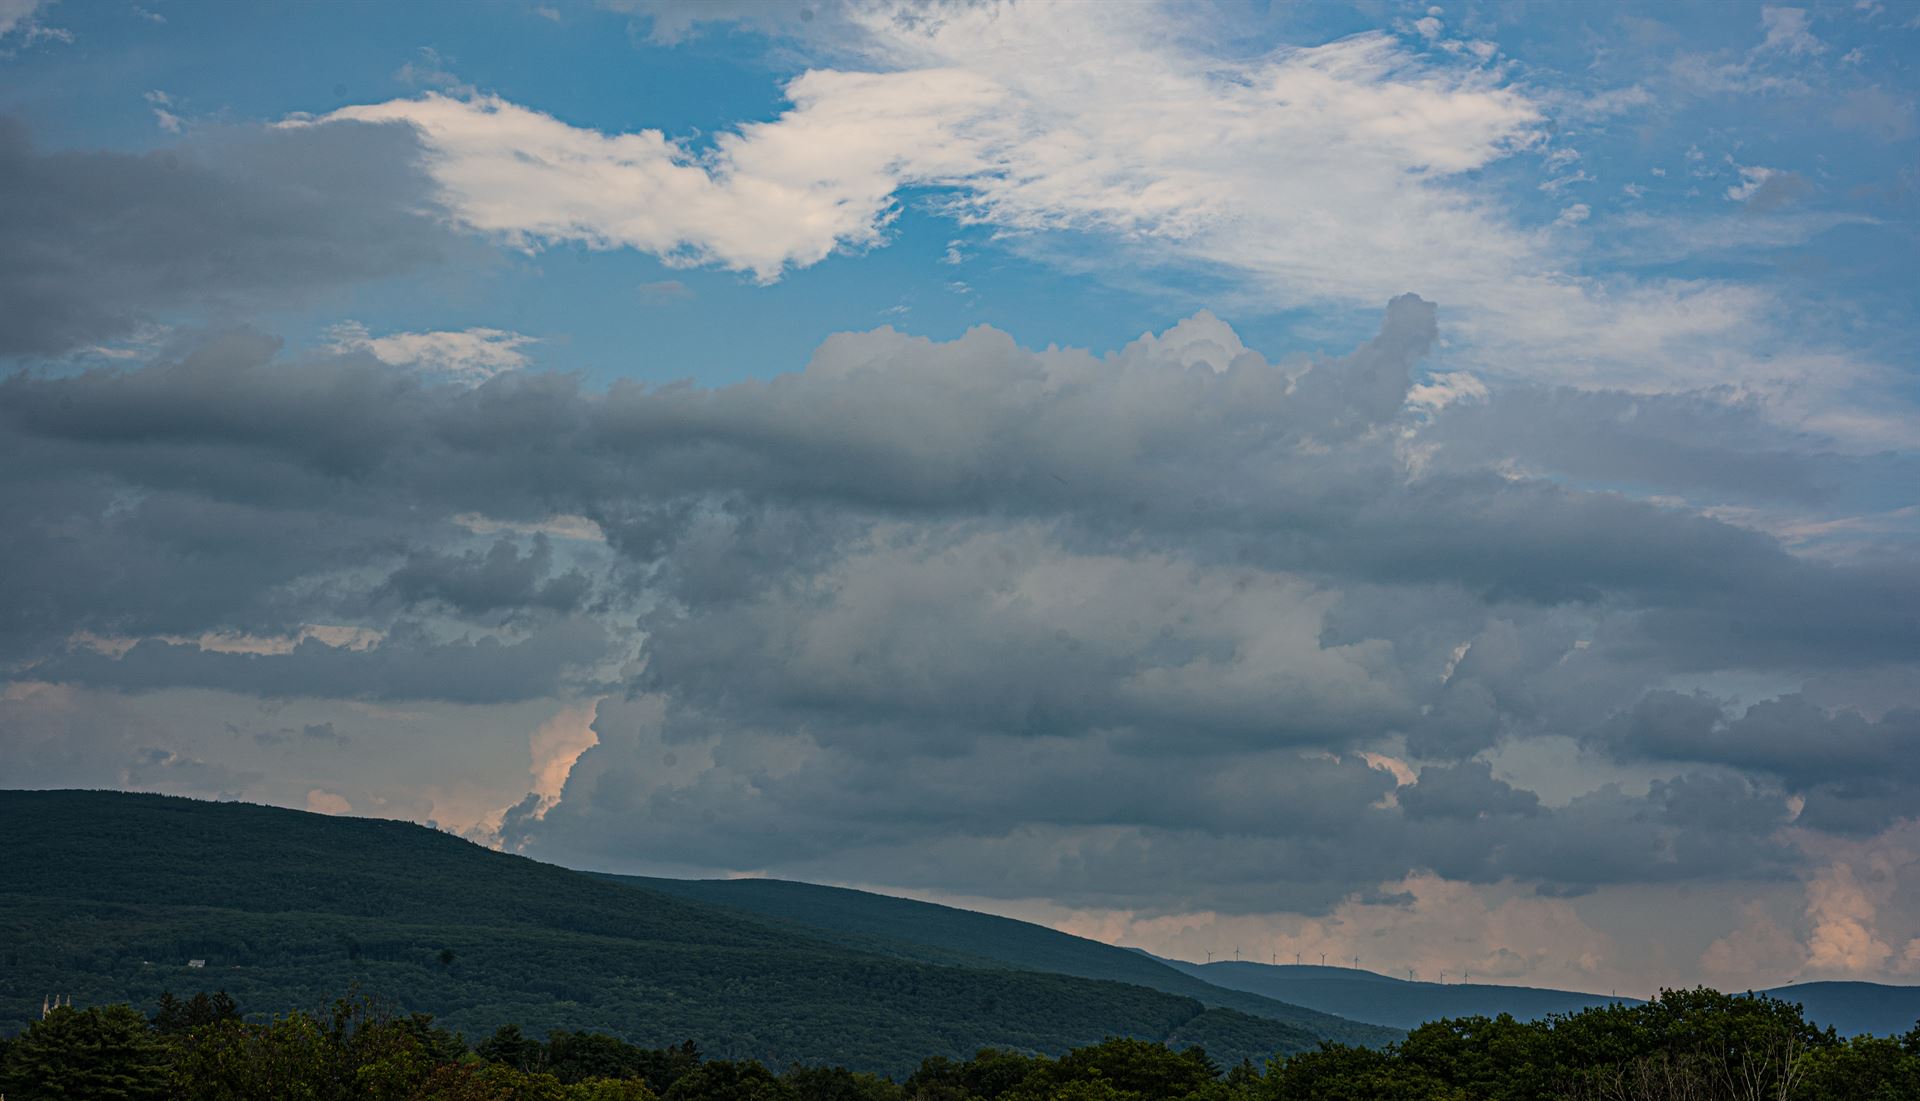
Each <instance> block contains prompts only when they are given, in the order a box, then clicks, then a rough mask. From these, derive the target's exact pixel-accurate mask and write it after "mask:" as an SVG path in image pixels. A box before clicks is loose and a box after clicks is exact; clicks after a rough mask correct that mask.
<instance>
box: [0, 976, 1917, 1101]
mask: <svg viewBox="0 0 1920 1101" xmlns="http://www.w3.org/2000/svg"><path fill="white" fill-rule="evenodd" d="M0 1089H3V1090H4V1095H5V1096H6V1097H8V1098H10V1099H12V1101H51V1099H55V1098H59V1099H65V1098H89V1099H99V1101H173V1099H180V1101H189V1099H190V1101H272V1099H283V1098H284V1099H292V1101H1163V1099H1164V1101H1761V1099H1767V1101H1920V1025H1916V1027H1915V1028H1914V1029H1912V1030H1910V1031H1909V1032H1907V1033H1906V1035H1904V1036H1901V1037H1898V1038H1892V1037H1871V1036H1867V1037H1856V1038H1853V1039H1846V1040H1843V1039H1841V1038H1840V1037H1839V1036H1837V1035H1836V1034H1835V1033H1834V1032H1833V1030H1831V1029H1826V1030H1821V1029H1817V1028H1815V1027H1814V1026H1812V1025H1810V1024H1808V1023H1807V1021H1806V1019H1805V1017H1804V1016H1803V1015H1802V1013H1801V1011H1800V1008H1799V1007H1798V1006H1795V1005H1792V1004H1790V1003H1787V1002H1782V1001H1778V1000H1776V999H1773V998H1769V997H1765V996H1758V997H1756V996H1752V995H1746V996H1732V995H1726V994H1720V993H1717V992H1715V991H1711V990H1705V989H1701V990H1690V991H1677V992H1675V991H1670V992H1667V993H1665V994H1663V995H1662V996H1661V997H1660V998H1659V999H1658V1000H1656V1001H1654V1002H1651V1003H1648V1004H1646V1005H1634V1006H1621V1005H1616V1006H1607V1007H1603V1008H1598V1009H1589V1010H1585V1011H1582V1012H1580V1013H1574V1014H1568V1015H1563V1016H1556V1017H1551V1018H1548V1019H1546V1020H1542V1021H1537V1022H1521V1021H1516V1020H1514V1019H1513V1018H1512V1017H1505V1016H1503V1017H1499V1018H1486V1017H1467V1018H1459V1019H1454V1020H1443V1021H1434V1022H1431V1023H1429V1024H1425V1025H1422V1026H1420V1027H1419V1028H1417V1029H1414V1030H1413V1032H1412V1033H1411V1034H1409V1035H1408V1037H1407V1039H1406V1041H1405V1042H1404V1043H1400V1044H1394V1045H1389V1046H1388V1047H1386V1048H1384V1049H1373V1048H1363V1047H1348V1046H1345V1045H1339V1044H1327V1045H1323V1046H1322V1047H1321V1048H1319V1049H1318V1050H1316V1051H1311V1052H1304V1053H1298V1054H1294V1055H1285V1056H1280V1057H1277V1058H1274V1059H1273V1060H1271V1061H1270V1062H1268V1063H1267V1065H1266V1067H1265V1068H1264V1069H1261V1068H1256V1067H1255V1066H1254V1064H1253V1063H1252V1062H1250V1061H1248V1062H1242V1063H1240V1064H1239V1065H1237V1066H1234V1067H1232V1068H1231V1069H1229V1070H1227V1071H1226V1073H1224V1074H1223V1073H1221V1068H1220V1067H1219V1066H1218V1065H1217V1064H1215V1063H1214V1062H1213V1061H1212V1060H1210V1059H1209V1058H1208V1057H1207V1055H1206V1053H1205V1051H1204V1050H1203V1049H1201V1048H1199V1047H1189V1048H1187V1049H1185V1050H1183V1051H1176V1050H1174V1049H1173V1048H1171V1047H1168V1046H1167V1045H1165V1044H1161V1043H1156V1042H1151V1041H1145V1040H1136V1039H1109V1040H1106V1041H1104V1042H1102V1043H1099V1044H1094V1045H1090V1046H1086V1047H1081V1048H1077V1049H1075V1050H1073V1051H1070V1052H1068V1053H1067V1054H1065V1055H1063V1056H1061V1057H1060V1058H1057V1059H1054V1058H1048V1057H1047V1056H1045V1055H1039V1054H1033V1053H1028V1052H1015V1051H1005V1050H994V1049H987V1050H983V1051H980V1052H979V1053H977V1054H976V1055H974V1056H973V1057H972V1058H970V1059H965V1060H957V1059H952V1058H948V1057H945V1056H933V1057H930V1058H926V1059H923V1060H921V1061H920V1062H919V1064H918V1067H917V1069H916V1070H914V1072H913V1073H912V1074H910V1075H907V1076H905V1077H904V1078H903V1080H901V1081H897V1082H896V1081H894V1080H891V1079H888V1078H884V1077H880V1076H878V1075H874V1074H865V1073H858V1072H854V1071H850V1070H847V1069H845V1068H844V1067H821V1066H806V1065H795V1066H788V1067H782V1068H778V1069H775V1068H770V1067H768V1066H766V1065H764V1064H762V1063H760V1062H757V1061H755V1060H752V1059H708V1058H705V1057H704V1056H703V1054H702V1053H701V1051H700V1050H699V1048H698V1047H696V1046H695V1045H694V1044H693V1043H692V1042H691V1041H688V1042H685V1043H682V1044H680V1045H678V1046H674V1047H663V1048H643V1047H639V1046H636V1045H634V1044H630V1043H627V1042H625V1041H623V1040H620V1039H617V1038H615V1037H613V1036H608V1035H604V1034H599V1033H582V1032H568V1031H555V1032H552V1033H550V1034H549V1035H548V1036H547V1037H546V1038H545V1039H544V1040H542V1039H535V1038H533V1037H531V1036H528V1035H526V1034H524V1033H523V1032H522V1031H521V1029H520V1028H519V1027H518V1026H515V1025H505V1026H502V1027H500V1028H498V1029H496V1030H495V1031H494V1032H493V1033H492V1034H491V1035H490V1036H488V1037H486V1038H485V1039H484V1040H482V1041H480V1043H478V1044H477V1045H474V1046H472V1047H469V1045H468V1043H467V1041H466V1039H465V1038H464V1037H462V1036H460V1035H458V1034H456V1033H453V1032H450V1031H448V1030H447V1029H445V1028H442V1027H440V1026H438V1025H436V1024H435V1023H434V1021H433V1020H432V1018H430V1017H428V1016H426V1015H424V1014H396V1013H389V1012H383V1011H380V1010H378V1009H377V1008H376V1007H374V1006H373V1005H372V1004H371V1003H369V1002H367V1001H365V1000H351V999H342V1000H340V1001H338V1002H336V1003H334V1005H333V1006H331V1007H330V1008H329V1009H327V1010H325V1011H322V1012H292V1013H286V1014H283V1015H280V1016H277V1017H274V1018H272V1019H270V1020H252V1021H249V1020H246V1019H243V1018H242V1016H241V1015H240V1013H239V1008H238V1007H237V1006H236V1005H235V1004H234V1002H233V1001H232V999H230V998H228V997H227V996H226V995H225V994H216V995H213V996H208V995H206V994H204V993H203V994H197V995H195V996H194V997H193V998H191V999H187V1000H185V1001H182V1000H178V999H175V998H173V997H171V996H170V995H169V996H167V997H165V998H163V999H162V1001H161V1006H160V1009H159V1010H158V1011H157V1012H155V1013H154V1014H153V1015H152V1016H151V1017H150V1018H149V1017H147V1016H144V1015H142V1014H141V1013H139V1012H138V1011H136V1010H135V1009H133V1008H132V1007H130V1006H126V1005H109V1006H90V1007H87V1008H84V1009H72V1008H58V1009H54V1010H52V1011H51V1012H49V1013H48V1014H47V1015H46V1016H45V1017H44V1018H43V1019H41V1020H39V1021H36V1022H34V1023H33V1025H32V1026H31V1027H29V1028H28V1029H27V1030H26V1031H25V1032H23V1033H22V1034H21V1035H19V1036H18V1037H15V1038H13V1039H10V1040H0Z"/></svg>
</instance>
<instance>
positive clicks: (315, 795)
mask: <svg viewBox="0 0 1920 1101" xmlns="http://www.w3.org/2000/svg"><path fill="white" fill-rule="evenodd" d="M307 809H308V810H310V811H313V812H314V813H316V814H352V813H353V804H352V803H349V802H347V799H346V797H345V796H343V795H339V794H337V793H335V792H331V791H326V790H323V789H321V788H314V789H313V790H312V791H309V792H307Z"/></svg>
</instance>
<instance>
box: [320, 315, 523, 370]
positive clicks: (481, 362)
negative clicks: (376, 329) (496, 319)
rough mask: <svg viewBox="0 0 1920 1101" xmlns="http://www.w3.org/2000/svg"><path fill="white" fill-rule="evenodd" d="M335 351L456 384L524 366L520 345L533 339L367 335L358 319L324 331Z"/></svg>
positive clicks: (501, 333)
mask: <svg viewBox="0 0 1920 1101" xmlns="http://www.w3.org/2000/svg"><path fill="white" fill-rule="evenodd" d="M327 335H328V338H329V340H330V341H331V345H330V346H331V349H332V350H333V351H336V352H353V351H364V352H367V353H368V354H370V355H372V356H373V357H374V358H375V359H377V360H379V361H380V362H382V363H386V364H390V365H392V366H395V367H415V366H417V367H420V368H421V369H423V370H426V371H431V372H434V373H437V374H440V375H444V376H446V377H447V378H450V379H453V380H455V381H459V382H465V383H469V384H471V383H476V382H484V381H485V380H487V379H489V378H492V377H493V376H494V375H497V374H499V373H500V372H502V371H513V370H518V369H519V368H522V367H525V366H526V365H527V355H526V353H525V352H522V351H521V350H520V349H521V348H522V347H524V346H525V345H528V344H532V343H535V340H534V338H533V337H530V336H523V335H521V334H520V333H515V332H508V331H506V330H504V329H486V328H479V329H465V330H461V331H458V332H429V333H389V334H388V335H386V336H378V337H377V336H373V335H371V334H369V333H368V332H367V328H366V326H364V325H361V324H359V323H358V322H353V321H346V322H341V323H340V324H338V325H335V326H333V328H332V329H331V330H329V332H328V334H327Z"/></svg>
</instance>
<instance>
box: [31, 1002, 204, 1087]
mask: <svg viewBox="0 0 1920 1101" xmlns="http://www.w3.org/2000/svg"><path fill="white" fill-rule="evenodd" d="M0 1081H4V1083H5V1087H4V1090H0V1092H4V1093H5V1095H6V1096H7V1097H9V1098H11V1099H12V1101H53V1099H60V1101H66V1099H75V1101H146V1099H153V1101H159V1099H160V1098H164V1097H166V1096H167V1051H166V1048H165V1046H164V1045H163V1044H162V1043H161V1042H160V1040H159V1039H158V1038H157V1037H155V1036H154V1035H153V1033H152V1032H151V1030H149V1029H148V1027H147V1019H146V1017H144V1016H142V1015H141V1014H140V1012H139V1011H138V1010H135V1009H134V1008H133V1007H132V1006H127V1005H110V1006H88V1007H87V1008H85V1009H66V1008H62V1009H55V1010H53V1011H52V1012H50V1013H48V1014H47V1015H46V1016H45V1017H44V1018H42V1019H41V1020H38V1021H35V1022H34V1023H33V1024H32V1026H31V1027H29V1028H28V1029H27V1031H26V1032H25V1033H24V1034H22V1035H21V1036H20V1037H19V1038H18V1039H17V1040H15V1041H14V1042H13V1043H12V1044H10V1045H8V1050H7V1062H6V1067H5V1073H4V1075H0Z"/></svg>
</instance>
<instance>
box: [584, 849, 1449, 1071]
mask: <svg viewBox="0 0 1920 1101" xmlns="http://www.w3.org/2000/svg"><path fill="white" fill-rule="evenodd" d="M608 878H610V879H613V880H616V881H618V882H624V883H631V884H634V885H636V886H640V887H645V888H647V889H649V890H654V891H659V892H661V893H664V894H671V895H675V896H677V897H680V898H684V899H691V900H696V901H699V902H706V903H719V904H723V905H727V906H731V907H734V908H736V909H740V910H745V911H748V912H751V913H753V914H757V915H761V916H764V917H771V918H776V919H780V920H783V921H788V922H792V923H795V924H796V925H798V926H800V927H803V928H805V929H807V930H809V931H810V932H811V933H812V934H813V935H815V936H820V937H825V938H828V939H832V940H835V941H836V942H839V943H844V944H847V945H850V946H853V947H860V948H865V949H867V950H870V951H880V952H887V953H889V954H897V955H901V956H903V957H907V958H916V959H922V960H926V961H930V962H941V963H960V964H964V965H969V966H987V967H1018V968H1022V969H1027V970H1033V971H1049V972H1056V973H1059V974H1063V975H1076V976H1079V977H1080V978H1086V979H1111V980H1114V981H1117V982H1125V983H1132V984H1135V985H1137V986H1145V987H1150V988H1152V989H1154V990H1161V991H1165V992H1167V993H1170V994H1179V995H1182V996H1184V997H1190V998H1196V999H1198V1000H1199V1001H1201V1002H1203V1003H1205V1004H1206V1005H1209V1006H1217V1007H1221V1008H1226V1009H1236V1010H1239V1011H1241V1012H1243V1013H1250V1014H1253V1015H1255V1016H1260V1017H1267V1018H1271V1019H1273V1020H1277V1021H1284V1022H1286V1023H1288V1024H1292V1025H1297V1026H1299V1027H1300V1028H1304V1029H1306V1030H1308V1031H1311V1032H1313V1033H1315V1034H1317V1035H1320V1036H1323V1037H1326V1038H1327V1039H1330V1040H1339V1041H1342V1042H1345V1043H1353V1044H1382V1043H1386V1042H1387V1041H1389V1040H1392V1039H1396V1038H1398V1037H1399V1035H1400V1034H1401V1031H1402V1029H1401V1028H1392V1027H1380V1026H1378V1025H1372V1026H1370V1025H1365V1024H1360V1023H1358V1022H1356V1021H1353V1020H1348V1019H1346V1018H1344V1017H1339V1016H1335V1015H1333V1014H1330V1013H1325V1012H1318V1011H1316V1010H1313V1009H1308V1008H1305V1007H1303V1006H1301V1005H1293V1004H1288V1003H1287V1002H1286V1001H1285V1000H1276V999H1275V998H1272V997H1267V996H1264V995H1263V993H1256V992H1249V991H1247V990H1240V989H1232V988H1230V987H1228V986H1226V985H1220V984H1213V983H1209V982H1206V981H1204V980H1202V979H1198V978H1195V977H1194V976H1192V975H1189V974H1187V973H1185V972H1184V971H1182V970H1178V969H1177V968H1176V967H1175V966H1169V964H1167V963H1166V962H1163V961H1161V960H1158V959H1155V958H1154V957H1152V956H1148V955H1145V954H1143V953H1140V952H1136V951H1133V950H1131V949H1127V948H1116V947H1114V946H1113V945H1110V944H1102V943H1100V942H1099V941H1095V940H1088V939H1086V938H1084V937H1076V936H1072V935H1070V934H1067V933H1062V932H1060V931H1058V930H1056V929H1048V928H1046V927H1045V926H1041V925H1034V924H1032V923H1030V922H1025V921H1015V920H1013V919H1011V918H1003V917H997V916H995V915H993V914H982V913H977V912H975V911H972V910H961V909H957V908H955V907H952V906H939V905H935V904H933V903H929V902H919V901H916V900H913V899H906V898H894V897H891V896H888V895H878V894H873V893H871V892H867V891H853V890H847V889H845V888H840V887H823V886H819V885H817V884H813V883H795V882H791V881H788V880H779V879H694V880H687V879H654V878H648V877H644V876H609V877H608ZM1433 1016H1439V1014H1429V1015H1428V1016H1427V1017H1422V1018H1419V1020H1427V1019H1430V1018H1431V1017H1433ZM1413 1023H1418V1022H1417V1021H1416V1022H1413ZM1403 1027H1404V1026H1403Z"/></svg>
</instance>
